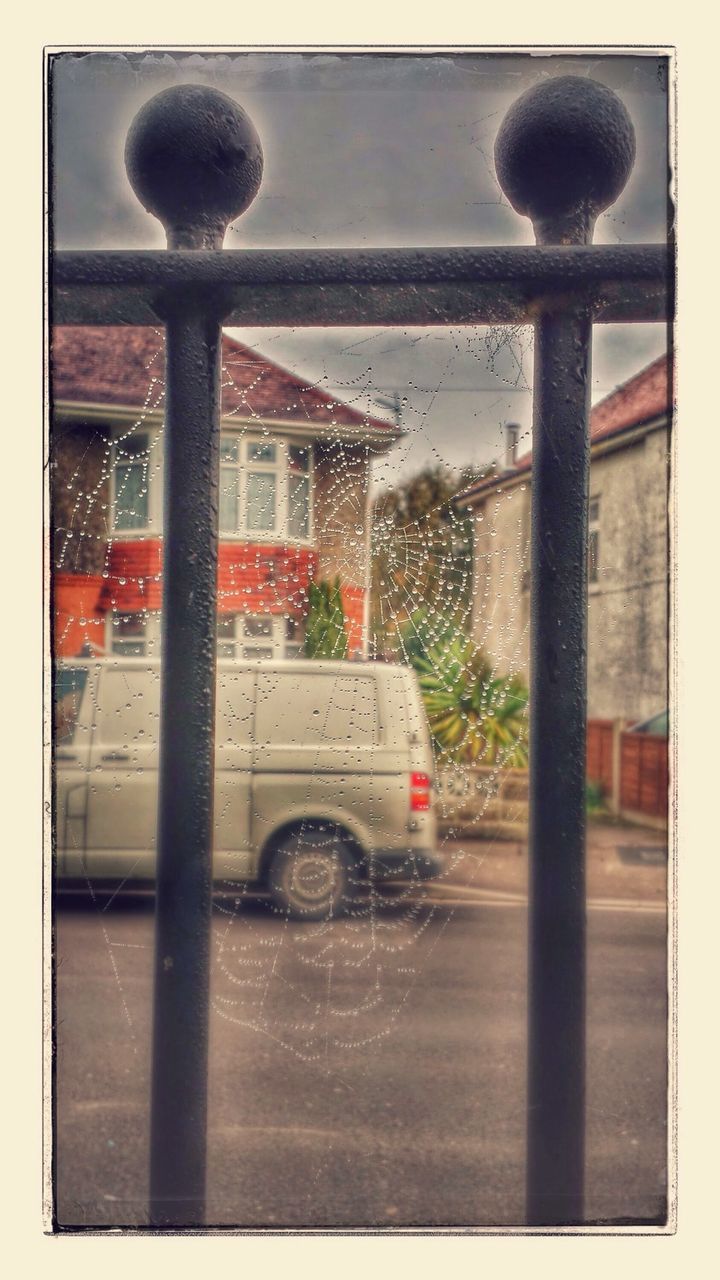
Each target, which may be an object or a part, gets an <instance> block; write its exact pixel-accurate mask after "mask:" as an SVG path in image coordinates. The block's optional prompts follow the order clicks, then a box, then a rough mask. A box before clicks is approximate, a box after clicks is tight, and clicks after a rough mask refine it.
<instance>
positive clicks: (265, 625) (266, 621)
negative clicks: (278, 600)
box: [243, 614, 273, 640]
mask: <svg viewBox="0 0 720 1280" xmlns="http://www.w3.org/2000/svg"><path fill="white" fill-rule="evenodd" d="M243 632H244V634H245V635H246V636H247V637H248V638H251V639H253V640H254V639H255V638H256V637H257V636H272V633H273V620H272V618H269V617H265V618H262V617H260V618H258V617H255V616H253V615H252V614H250V615H248V616H247V617H246V618H244V619H243Z"/></svg>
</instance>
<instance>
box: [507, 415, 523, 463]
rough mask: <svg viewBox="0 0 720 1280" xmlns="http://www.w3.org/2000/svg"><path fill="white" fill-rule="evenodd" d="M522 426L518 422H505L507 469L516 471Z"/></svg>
mask: <svg viewBox="0 0 720 1280" xmlns="http://www.w3.org/2000/svg"><path fill="white" fill-rule="evenodd" d="M519 435H520V426H519V424H518V423H517V422H506V423H505V470H506V471H514V470H515V467H516V466H517V445H518V437H519Z"/></svg>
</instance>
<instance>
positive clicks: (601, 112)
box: [495, 76, 635, 243]
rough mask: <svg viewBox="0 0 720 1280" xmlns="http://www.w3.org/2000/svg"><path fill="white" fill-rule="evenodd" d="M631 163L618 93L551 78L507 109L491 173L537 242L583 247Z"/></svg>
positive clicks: (631, 133)
mask: <svg viewBox="0 0 720 1280" xmlns="http://www.w3.org/2000/svg"><path fill="white" fill-rule="evenodd" d="M634 160H635V130H634V129H633V125H632V121H631V119H630V116H629V115H628V113H627V110H626V109H625V106H624V105H623V103H622V102H621V101H620V99H619V98H618V96H617V94H615V93H613V92H612V90H611V89H607V88H606V87H605V85H602V84H598V82H597V81H596V80H588V79H584V78H581V77H580V76H558V77H556V78H554V79H550V80H545V81H543V82H542V83H541V84H537V85H534V86H533V87H532V88H531V89H528V90H527V91H526V92H525V93H523V94H522V95H521V96H520V97H519V98H518V99H517V101H516V102H514V103H513V105H512V106H511V107H510V110H509V111H508V113H507V115H506V116H505V119H504V120H503V122H502V125H501V126H500V132H499V133H498V136H497V140H496V143H495V169H496V172H497V176H498V181H499V183H500V186H501V187H502V189H503V191H504V193H505V195H506V196H507V198H508V200H509V201H510V204H511V205H512V206H513V208H514V209H516V210H517V212H518V213H523V214H527V216H528V217H530V218H532V220H533V223H534V225H535V232H536V236H537V239H538V241H539V242H540V243H543V242H545V243H563V242H566V243H582V242H583V241H585V240H587V239H589V238H590V237H591V235H592V228H593V225H594V222H595V219H596V218H597V216H598V214H599V213H601V212H602V210H603V209H607V208H608V206H609V205H611V204H612V203H613V202H614V201H615V200H617V197H618V196H619V195H620V192H621V191H622V189H623V187H624V186H625V183H626V182H627V180H628V178H629V176H630V173H631V171H632V167H633V162H634Z"/></svg>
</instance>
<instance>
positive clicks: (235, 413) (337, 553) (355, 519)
mask: <svg viewBox="0 0 720 1280" xmlns="http://www.w3.org/2000/svg"><path fill="white" fill-rule="evenodd" d="M222 357H223V377H222V382H223V387H222V420H221V443H220V452H221V462H220V513H219V514H220V546H219V569H218V615H219V617H218V646H219V649H218V651H219V653H220V654H222V655H224V656H235V657H243V656H245V657H249V658H250V657H265V656H267V657H279V656H291V655H293V654H295V653H297V652H298V651H299V650H300V647H301V645H302V642H303V637H304V629H305V617H306V613H307V599H308V585H309V582H310V580H311V579H316V580H321V579H325V578H333V579H334V578H335V576H336V575H339V577H340V580H341V583H342V598H343V604H344V607H345V613H346V617H347V619H348V634H349V652H350V655H351V656H359V655H362V654H364V653H366V652H367V644H368V616H367V610H368V585H369V551H370V531H369V500H368V494H369V475H370V464H371V460H372V458H373V457H374V456H377V455H378V454H381V453H384V452H386V450H387V449H389V448H390V447H391V445H392V444H393V443H394V442H395V441H396V440H397V439H398V437H399V435H400V434H401V432H400V431H399V429H398V427H397V426H395V425H393V424H392V423H388V422H384V421H382V420H380V419H377V418H374V417H370V416H369V415H368V414H365V413H362V412H360V411H359V410H356V409H353V408H352V407H351V406H349V405H347V404H343V403H340V402H337V401H334V400H333V399H332V397H331V396H329V395H328V394H326V393H325V392H323V391H322V390H320V389H319V388H317V387H313V386H309V385H308V384H307V383H305V382H304V381H303V380H302V379H299V378H297V377H296V376H295V375H293V374H291V373H288V372H287V371H286V370H284V369H281V368H280V367H279V366H278V365H276V364H273V363H272V362H271V361H270V360H267V359H265V358H264V357H263V356H260V355H259V354H258V353H257V352H254V351H252V350H251V349H250V348H248V347H246V346H243V345H242V344H241V343H239V342H236V341H234V340H233V339H231V338H230V337H228V336H227V335H224V336H223V344H222ZM164 392H165V384H164V344H163V339H162V335H161V334H160V333H158V332H157V331H156V330H153V329H151V328H119V327H117V328H116V327H107V328H105V327H103V328H81V327H71V326H67V327H62V328H58V329H56V330H55V331H54V333H53V338H52V347H51V398H52V426H51V452H50V468H51V482H50V483H51V523H52V528H51V538H52V562H51V563H52V577H53V588H52V590H53V612H54V649H55V653H56V655H57V656H76V655H78V654H80V653H82V652H84V653H95V654H103V653H123V654H126V655H146V654H147V655H150V654H152V653H157V651H158V647H159V642H160V622H159V619H160V607H161V598H162V545H163V540H162V489H163V466H162V456H163V400H164Z"/></svg>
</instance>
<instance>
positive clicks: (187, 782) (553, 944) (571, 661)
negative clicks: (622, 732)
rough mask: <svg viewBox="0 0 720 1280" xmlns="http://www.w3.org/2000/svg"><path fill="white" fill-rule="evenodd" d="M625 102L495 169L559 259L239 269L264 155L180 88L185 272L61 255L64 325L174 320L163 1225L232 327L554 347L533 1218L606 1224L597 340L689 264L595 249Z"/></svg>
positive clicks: (187, 1158) (531, 1124)
mask: <svg viewBox="0 0 720 1280" xmlns="http://www.w3.org/2000/svg"><path fill="white" fill-rule="evenodd" d="M634 154H635V138H634V130H633V126H632V123H631V121H630V119H629V116H628V114H627V112H626V110H625V107H624V106H623V104H622V103H621V102H620V100H619V99H618V98H617V97H616V95H615V94H614V93H612V92H611V91H610V90H609V89H607V88H605V87H603V86H602V85H600V84H598V83H596V82H594V81H592V80H589V79H580V78H576V77H571V76H570V77H558V78H555V79H550V80H548V81H545V82H544V83H542V84H540V85H539V86H537V87H535V88H533V89H531V90H529V91H528V92H526V93H525V94H523V95H522V96H521V97H520V98H519V99H518V100H517V101H516V102H515V104H514V105H513V106H512V107H511V109H510V110H509V112H508V113H507V115H506V117H505V119H504V121H503V123H502V126H501V128H500V131H499V134H498V137H497V142H496V148H495V163H496V171H497V176H498V179H499V181H500V185H501V187H502V189H503V191H504V193H505V195H506V196H507V198H508V199H509V201H510V203H511V204H512V205H513V207H514V208H515V209H516V210H517V211H518V212H519V213H521V214H524V215H526V216H528V217H530V218H531V219H532V222H533V226H534V229H535V235H536V240H537V245H536V246H535V247H519V248H482V249H477V248H458V249H413V250H399V249H378V250H368V251H366V250H362V251H359V250H349V251H342V252H340V251H313V252H304V251H295V250H283V251H272V252H265V251H259V250H254V251H243V250H239V251H232V252H229V251H223V250H222V243H223V237H224V234H225V229H226V227H227V225H228V224H229V222H230V221H231V220H232V219H234V218H236V217H238V215H240V214H241V213H242V212H243V211H244V210H245V209H246V208H247V207H248V205H249V204H250V203H251V201H252V199H253V198H254V196H255V195H256V193H257V191H258V188H259V186H260V182H261V176H262V165H263V158H262V150H261V146H260V142H259V139H258V137H257V134H256V132H255V129H254V127H253V125H252V123H251V121H250V120H249V119H248V117H247V115H246V114H245V113H244V112H243V111H242V110H241V108H240V107H239V106H238V105H237V104H236V103H235V102H233V101H232V100H231V99H230V98H229V97H227V96H226V95H224V94H222V93H219V92H217V91H215V90H211V89H206V88H203V87H199V86H193V85H185V86H182V87H178V88H173V89H168V90H165V91H164V92H162V93H160V94H158V95H157V96H156V97H155V98H153V99H151V101H150V102H148V103H147V104H146V105H145V106H144V107H143V108H142V110H141V111H140V112H139V114H138V115H137V117H136V119H135V121H134V122H133V125H132V127H131V129H130V132H129V135H128V139H127V147H126V167H127V172H128V176H129V178H130V182H131V183H132V185H133V187H134V189H135V191H136V193H137V195H138V197H139V199H140V200H141V201H142V203H143V205H144V206H145V208H146V209H148V210H149V212H151V213H153V214H154V215H156V216H157V217H158V218H160V220H161V221H162V222H163V224H164V226H165V228H166V231H167V244H168V248H167V251H164V252H133V253H129V252H120V251H102V252H87V253H86V252H58V253H55V254H54V255H53V257H52V262H51V314H50V319H51V322H52V323H53V324H93V325H97V324H101V325H102V324H115V325H116V324H133V325H157V324H158V323H160V324H163V325H164V326H165V329H166V343H167V375H166V376H167V414H166V441H167V447H166V455H165V547H166V551H165V567H164V600H163V655H164V658H163V672H162V721H161V723H162V743H161V757H160V794H159V810H158V861H157V898H156V946H155V992H154V1030H153V1080H152V1119H151V1136H150V1147H151V1190H150V1196H151V1204H150V1222H151V1224H152V1225H153V1226H155V1227H156V1228H169V1227H178V1226H186V1227H191V1226H198V1225H201V1224H202V1223H203V1221H204V1212H205V1208H204V1204H205V1162H206V1092H207V1052H208V1013H209V939H210V923H211V905H212V869H211V858H212V805H213V725H214V696H215V694H214V691H215V629H216V598H215V596H216V567H217V537H218V454H219V444H218V441H219V386H220V355H219V352H220V335H221V324H228V325H230V324H233V325H243V326H257V325H267V326H270V325H275V326H311V325H315V326H318V325H323V326H329V325H341V324H342V325H373V326H375V325H377V326H389V325H410V324H412V325H450V324H452V325H458V324H464V325H481V324H482V325H487V324H494V325H498V324H512V325H516V324H532V325H534V329H535V390H534V413H533V441H534V446H533V450H534V457H533V492H532V605H531V621H532V641H531V667H532V686H531V707H532V718H531V739H530V758H531V766H530V811H531V818H530V826H531V836H530V841H531V895H530V936H529V961H530V964H529V974H530V977H529V992H528V1007H529V1058H528V1086H529V1088H528V1128H527V1133H528V1145H527V1210H526V1217H527V1223H528V1224H529V1225H568V1224H579V1223H582V1221H583V1171H584V1127H585V1117H584V1090H585V950H586V947H585V868H584V857H585V855H584V846H585V831H584V822H585V818H584V810H585V722H586V612H587V610H586V595H587V582H586V574H587V569H586V565H587V555H586V543H587V507H588V468H589V442H588V413H589V392H590V353H591V332H592V325H593V323H598V322H614V323H617V322H633V321H635V322H637V321H658V320H664V319H666V318H667V317H668V316H669V314H670V313H671V307H672V298H671V292H672V271H671V268H672V257H671V250H670V249H669V248H668V246H666V245H628V246H593V245H592V243H591V242H592V235H593V226H594V222H595V219H596V218H597V215H598V214H599V213H600V212H601V211H602V210H603V209H605V208H607V207H608V206H609V205H611V204H612V203H613V201H614V200H615V199H616V198H617V196H618V195H619V193H620V192H621V190H622V189H623V187H624V185H625V183H626V181H627V178H628V176H629V174H630V172H631V170H632V166H633V162H634Z"/></svg>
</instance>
